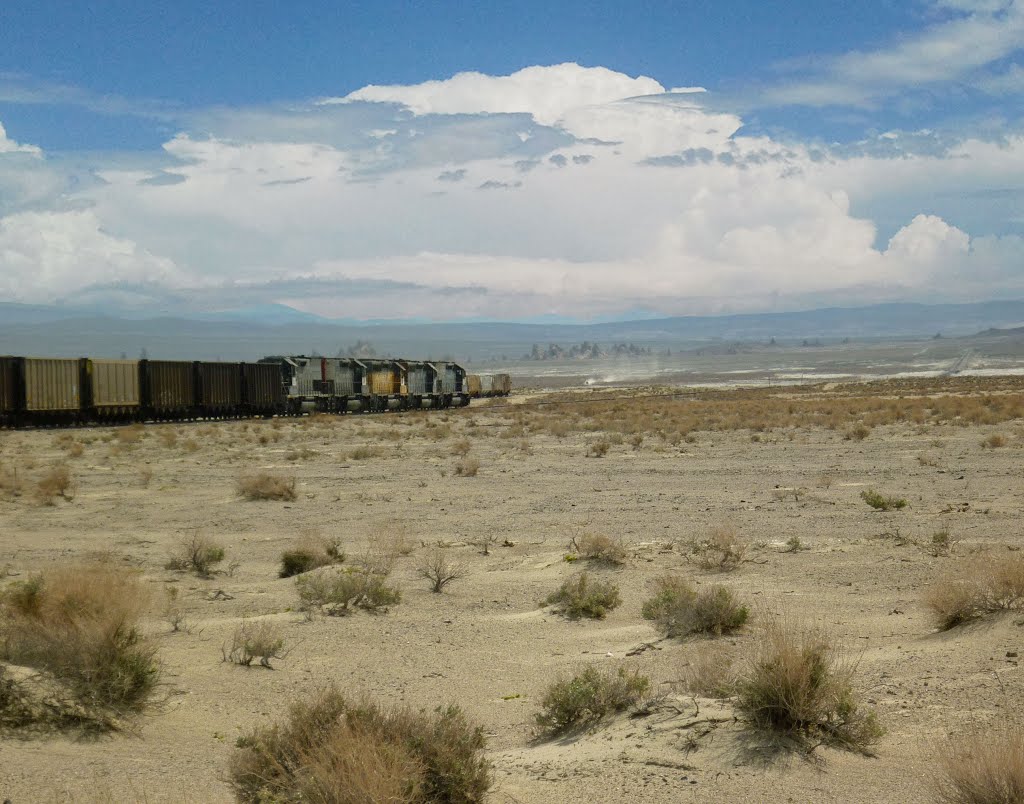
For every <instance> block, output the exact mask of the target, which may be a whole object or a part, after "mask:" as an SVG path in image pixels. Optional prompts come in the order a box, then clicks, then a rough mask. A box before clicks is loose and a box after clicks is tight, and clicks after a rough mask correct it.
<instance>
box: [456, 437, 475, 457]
mask: <svg viewBox="0 0 1024 804" xmlns="http://www.w3.org/2000/svg"><path fill="white" fill-rule="evenodd" d="M472 448H473V444H472V443H471V442H470V440H469V439H468V438H460V439H459V440H458V441H456V442H455V443H454V444H452V455H458V456H459V457H461V458H465V457H466V456H467V455H468V454H469V451H470V450H471V449H472Z"/></svg>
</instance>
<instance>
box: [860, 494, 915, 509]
mask: <svg viewBox="0 0 1024 804" xmlns="http://www.w3.org/2000/svg"><path fill="white" fill-rule="evenodd" d="M860 497H861V499H862V500H864V502H866V503H867V504H868V505H870V506H871V507H872V508H874V509H875V510H876V511H899V510H900V509H901V508H906V507H907V501H906V500H905V499H903V498H902V497H886V496H885V495H884V494H881V493H879V492H877V491H875V490H874V489H865V490H864V491H862V492H861V493H860Z"/></svg>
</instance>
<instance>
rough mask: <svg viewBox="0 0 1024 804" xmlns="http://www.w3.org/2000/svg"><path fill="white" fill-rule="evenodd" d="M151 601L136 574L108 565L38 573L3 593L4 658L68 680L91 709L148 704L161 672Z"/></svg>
mask: <svg viewBox="0 0 1024 804" xmlns="http://www.w3.org/2000/svg"><path fill="white" fill-rule="evenodd" d="M147 604H148V595H147V593H146V590H145V589H144V588H143V586H142V585H141V583H140V582H139V580H138V577H137V576H136V575H135V574H134V573H130V572H126V571H125V570H123V569H120V568H117V567H113V566H109V565H106V564H82V565H72V566H66V567H60V568H56V569H52V570H49V571H47V572H45V573H42V574H40V575H35V576H33V577H31V578H30V579H29V580H27V581H23V582H19V583H15V584H13V585H12V586H11V587H9V588H8V589H7V590H6V591H5V592H4V594H3V596H2V598H0V614H2V617H0V657H2V658H3V659H4V660H5V661H9V662H12V663H13V664H17V665H24V666H27V667H33V668H36V669H38V670H42V671H45V672H46V673H48V674H50V675H51V676H53V677H54V678H56V679H58V680H60V681H61V682H63V683H65V684H66V685H67V686H68V688H69V689H70V690H71V691H72V692H73V694H74V695H75V697H76V699H77V702H78V703H79V704H80V705H81V706H82V707H84V710H85V711H86V712H88V711H89V710H94V709H99V710H112V711H117V712H121V711H137V710H141V709H142V708H143V707H144V706H145V704H146V702H147V701H148V699H149V697H150V695H151V694H152V692H153V689H154V687H155V686H156V683H157V681H158V679H159V675H160V668H159V664H158V662H157V658H156V647H155V646H154V645H153V644H152V643H151V642H150V641H148V640H147V639H145V638H144V637H143V635H142V632H141V630H140V626H139V623H140V620H141V619H142V616H143V613H144V612H145V609H146V606H147ZM83 720H88V717H87V716H83Z"/></svg>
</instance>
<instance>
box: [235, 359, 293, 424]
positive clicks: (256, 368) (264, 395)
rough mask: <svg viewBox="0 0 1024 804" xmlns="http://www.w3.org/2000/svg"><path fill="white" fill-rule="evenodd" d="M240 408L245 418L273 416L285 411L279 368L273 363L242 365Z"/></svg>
mask: <svg viewBox="0 0 1024 804" xmlns="http://www.w3.org/2000/svg"><path fill="white" fill-rule="evenodd" d="M241 371H242V406H243V411H244V413H245V414H246V415H247V416H273V415H275V414H281V413H284V411H285V401H284V385H283V384H282V382H281V368H280V366H278V365H275V364H273V363H242V364H241Z"/></svg>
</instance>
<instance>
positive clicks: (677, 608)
mask: <svg viewBox="0 0 1024 804" xmlns="http://www.w3.org/2000/svg"><path fill="white" fill-rule="evenodd" d="M655 585H656V587H657V594H655V596H654V597H653V598H651V599H650V600H648V601H646V602H645V603H644V605H643V608H642V610H641V613H642V614H643V616H644V619H647V620H654V621H655V622H656V623H657V624H658V626H659V627H660V628H661V629H662V630H663V631H664V632H665V635H666V636H670V637H683V636H687V635H688V634H714V635H716V636H720V635H722V634H724V633H728V632H730V631H735V630H736V629H737V628H740V627H741V626H742V625H743V624H744V623H745V622H746V621H747V617H748V616H749V613H750V612H749V610H748V609H747V607H746V606H743V605H741V604H740V603H739V602H737V600H736V596H735V595H734V594H733V592H732V590H730V589H729V588H727V587H725V586H719V585H714V586H707V587H704V588H702V589H701V590H700V591H699V592H698V591H696V590H695V589H694V588H693V587H692V586H691V585H690V584H689V583H688V582H687V581H686V580H685V579H683V578H680V577H678V576H672V575H668V576H664V577H662V578H658V579H657V580H656V581H655Z"/></svg>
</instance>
